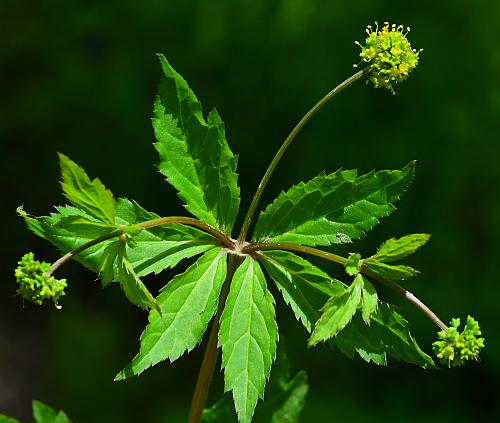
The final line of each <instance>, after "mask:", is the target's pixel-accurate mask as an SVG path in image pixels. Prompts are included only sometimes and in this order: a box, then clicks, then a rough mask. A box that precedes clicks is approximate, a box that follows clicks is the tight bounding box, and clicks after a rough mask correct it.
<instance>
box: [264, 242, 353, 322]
mask: <svg viewBox="0 0 500 423" xmlns="http://www.w3.org/2000/svg"><path fill="white" fill-rule="evenodd" d="M260 257H261V258H262V260H261V262H262V264H263V265H264V268H265V269H266V271H267V272H268V273H269V276H270V277H271V279H273V280H274V282H275V283H276V286H277V287H278V289H279V290H280V292H281V293H282V295H283V299H284V300H285V302H286V303H287V304H289V305H290V306H291V307H292V310H293V312H294V314H295V317H296V318H297V320H299V321H300V322H302V324H303V325H304V327H305V328H306V329H307V331H308V332H311V330H312V327H313V325H314V323H315V322H316V320H318V318H319V312H318V310H319V309H320V308H321V306H323V304H324V303H325V301H326V299H327V298H328V297H329V296H333V295H336V294H339V293H341V292H343V291H344V290H345V287H344V284H342V282H339V281H337V280H335V279H332V278H331V277H330V276H328V275H327V274H326V273H325V272H323V271H322V270H321V269H319V268H318V267H316V266H314V265H313V264H312V263H310V262H309V261H307V260H305V259H303V258H302V257H299V256H297V255H295V254H292V253H290V252H288V251H266V253H265V254H262V255H261V256H260Z"/></svg>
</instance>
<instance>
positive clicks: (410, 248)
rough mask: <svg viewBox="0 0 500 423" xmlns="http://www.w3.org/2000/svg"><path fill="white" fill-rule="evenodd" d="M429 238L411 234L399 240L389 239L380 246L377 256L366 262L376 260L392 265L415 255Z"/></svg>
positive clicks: (423, 235) (424, 235)
mask: <svg viewBox="0 0 500 423" xmlns="http://www.w3.org/2000/svg"><path fill="white" fill-rule="evenodd" d="M430 237H431V236H430V235H428V234H411V235H406V236H403V237H401V238H391V239H389V240H387V241H386V242H384V243H383V244H382V245H381V246H380V248H379V249H378V251H377V254H375V255H374V256H372V257H369V258H368V259H366V261H367V262H370V261H372V260H376V261H378V262H382V263H392V262H395V261H398V260H401V259H403V258H405V257H407V256H409V255H410V254H413V253H415V252H416V251H417V250H418V249H419V248H420V247H422V246H423V245H425V244H426V243H427V241H429V238H430Z"/></svg>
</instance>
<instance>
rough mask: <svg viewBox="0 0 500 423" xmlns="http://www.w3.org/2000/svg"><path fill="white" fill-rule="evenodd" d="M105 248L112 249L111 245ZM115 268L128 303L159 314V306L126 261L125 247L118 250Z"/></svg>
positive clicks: (118, 242)
mask: <svg viewBox="0 0 500 423" xmlns="http://www.w3.org/2000/svg"><path fill="white" fill-rule="evenodd" d="M116 243H117V244H120V243H121V241H116ZM107 248H113V244H111V245H110V246H109V247H107ZM116 266H117V271H118V276H117V279H118V282H120V285H121V286H122V288H123V292H125V296H126V297H127V298H128V299H129V301H130V302H132V303H133V304H135V305H137V306H139V307H141V308H144V309H153V308H154V309H156V310H157V311H158V312H161V310H160V307H159V304H158V303H157V301H156V300H155V298H154V297H153V295H151V292H149V290H148V289H147V288H146V285H144V283H143V282H142V281H141V279H140V278H139V276H137V273H135V271H134V268H133V267H132V264H131V263H130V262H129V261H128V259H127V253H126V250H125V245H123V246H122V248H119V249H118V254H117V256H116Z"/></svg>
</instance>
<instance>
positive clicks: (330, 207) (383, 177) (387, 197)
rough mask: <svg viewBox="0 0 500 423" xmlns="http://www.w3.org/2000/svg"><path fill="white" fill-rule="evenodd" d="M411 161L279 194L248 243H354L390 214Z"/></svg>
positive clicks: (318, 181) (319, 178)
mask: <svg viewBox="0 0 500 423" xmlns="http://www.w3.org/2000/svg"><path fill="white" fill-rule="evenodd" d="M414 168H415V164H414V162H412V163H410V164H408V165H407V166H405V167H404V168H403V169H402V170H394V171H388V170H383V171H379V172H370V173H367V174H366V175H362V176H359V177H357V176H356V171H353V170H347V171H340V170H339V171H337V172H335V173H331V174H329V175H326V174H324V173H321V174H319V175H318V176H316V177H315V178H313V179H311V180H310V181H309V182H306V183H304V182H301V183H299V184H298V185H295V186H293V187H292V188H290V189H289V190H288V191H286V192H282V193H281V194H280V195H279V196H278V197H277V198H276V200H274V202H273V203H272V204H270V205H269V206H268V207H267V208H266V209H265V211H264V212H261V214H260V216H259V220H258V221H257V225H256V228H255V232H254V236H253V239H254V240H255V241H258V242H292V243H296V244H303V245H311V246H315V245H330V244H338V243H344V242H349V240H350V239H355V238H360V237H361V236H363V235H364V233H365V232H366V231H368V230H370V229H371V228H373V227H374V226H375V225H376V224H378V223H379V218H381V217H385V216H387V215H389V214H390V213H391V212H392V211H394V209H395V207H394V206H393V205H392V203H393V202H395V201H396V200H398V199H399V197H400V196H401V194H402V193H403V192H404V191H405V189H406V188H407V186H408V185H409V183H410V182H411V180H412V178H413V173H414Z"/></svg>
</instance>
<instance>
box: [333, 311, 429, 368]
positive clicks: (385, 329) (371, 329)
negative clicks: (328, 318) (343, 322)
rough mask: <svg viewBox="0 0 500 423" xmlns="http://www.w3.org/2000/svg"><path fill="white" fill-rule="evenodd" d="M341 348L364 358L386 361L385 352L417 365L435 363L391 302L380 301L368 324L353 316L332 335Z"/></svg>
mask: <svg viewBox="0 0 500 423" xmlns="http://www.w3.org/2000/svg"><path fill="white" fill-rule="evenodd" d="M334 342H335V344H336V345H337V346H338V347H339V348H340V350H341V351H342V352H343V353H345V354H346V355H348V356H349V357H351V358H352V357H353V356H354V353H355V352H357V353H358V354H359V355H360V356H361V357H362V358H363V359H364V360H365V361H367V362H370V361H373V362H375V363H376V364H384V365H385V364H386V363H387V359H386V356H387V355H389V356H392V357H393V358H395V359H397V360H401V361H405V362H407V363H410V364H416V365H418V366H420V367H424V368H431V367H434V361H433V360H432V358H431V357H430V356H429V355H427V354H426V353H425V352H423V351H422V350H421V349H420V347H419V346H418V345H417V343H416V341H415V339H414V338H413V337H412V335H411V334H410V331H409V329H408V322H407V321H406V320H405V319H404V318H403V317H402V316H401V315H400V314H398V313H397V312H396V311H395V310H394V308H393V306H391V305H389V304H387V303H383V302H381V303H380V304H379V308H378V310H377V311H376V312H375V313H373V314H372V316H371V325H370V326H367V325H366V324H365V323H364V322H363V321H362V319H361V318H359V317H357V316H356V317H355V318H354V319H353V320H352V321H351V323H349V325H347V326H346V327H345V328H344V330H342V332H340V333H339V334H338V335H337V336H336V337H335V339H334Z"/></svg>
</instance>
